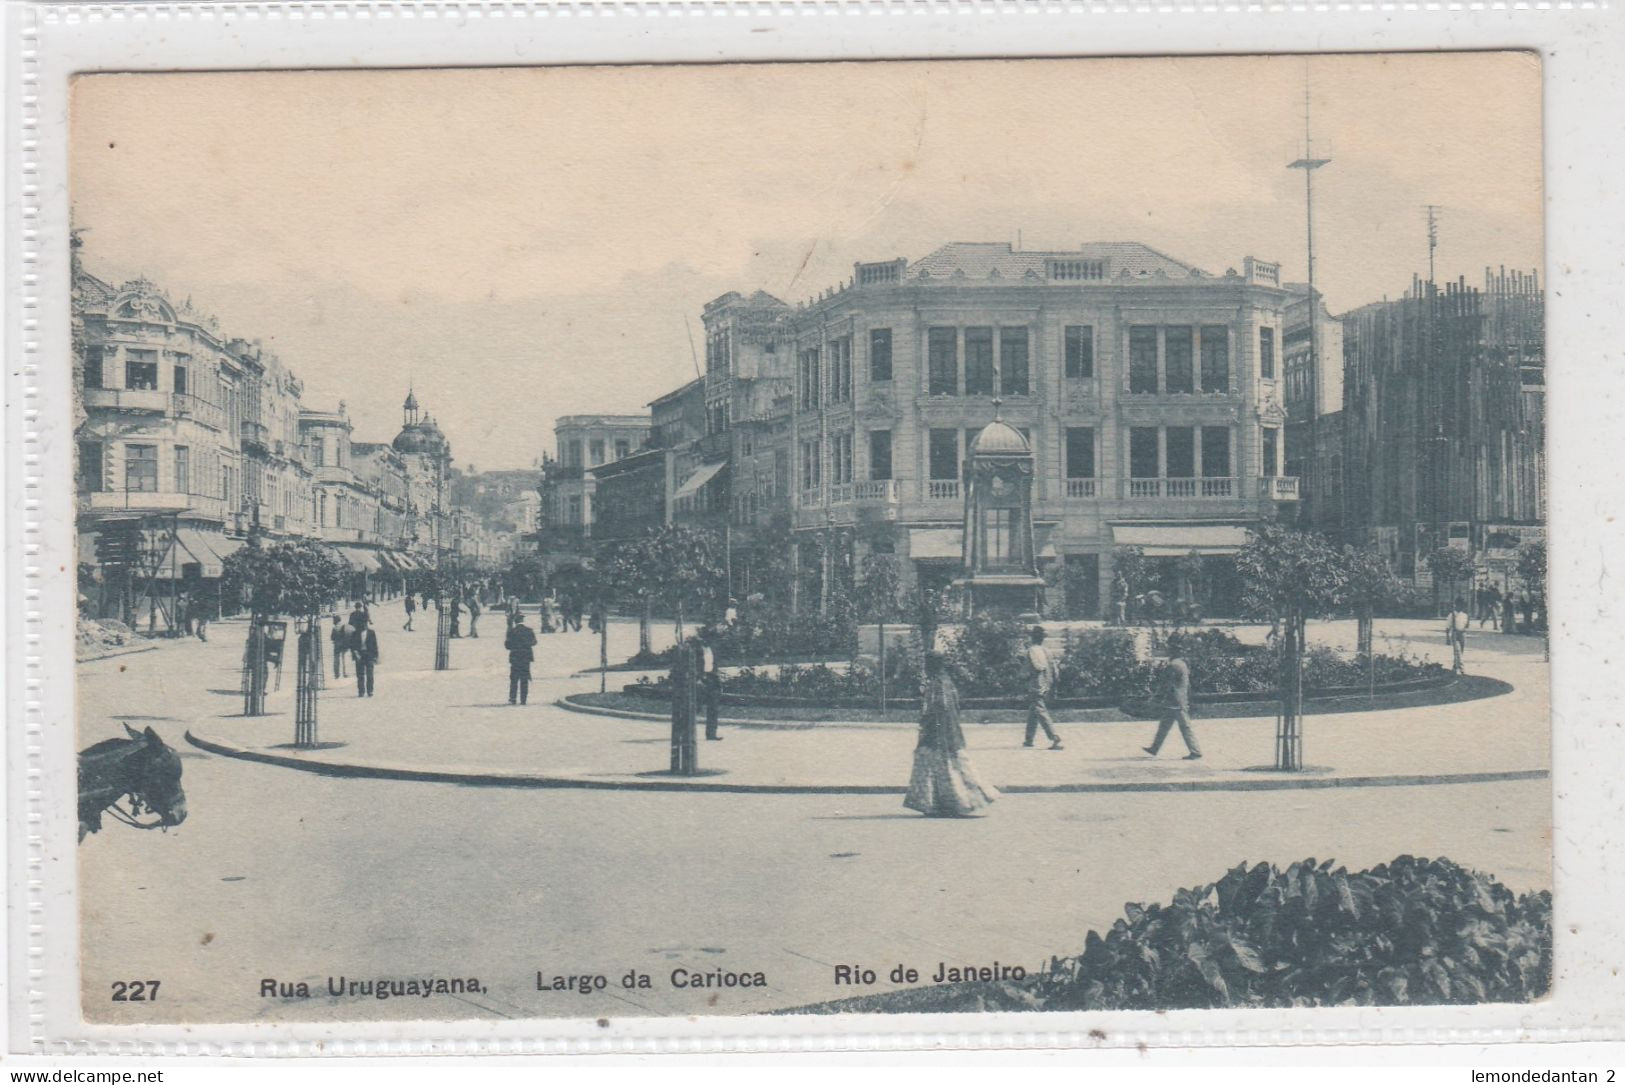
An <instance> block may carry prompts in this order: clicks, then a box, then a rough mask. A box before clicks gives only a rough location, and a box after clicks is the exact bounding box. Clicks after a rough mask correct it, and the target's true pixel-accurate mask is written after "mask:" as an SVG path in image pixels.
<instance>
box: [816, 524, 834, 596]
mask: <svg viewBox="0 0 1625 1085" xmlns="http://www.w3.org/2000/svg"><path fill="white" fill-rule="evenodd" d="M824 529H825V530H824V562H823V566H824V567H823V577H822V582H821V583H820V584H819V586H818V613H819V614H820V615H826V614H828V613H829V582H830V580H831V579H833V578H834V576H835V512H834V510H833V509H832V510H830V511H828V512H826V513H825V514H824Z"/></svg>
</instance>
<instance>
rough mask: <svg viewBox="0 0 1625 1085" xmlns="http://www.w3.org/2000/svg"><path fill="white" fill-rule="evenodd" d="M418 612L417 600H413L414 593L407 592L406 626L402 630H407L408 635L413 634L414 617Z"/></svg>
mask: <svg viewBox="0 0 1625 1085" xmlns="http://www.w3.org/2000/svg"><path fill="white" fill-rule="evenodd" d="M417 612H418V604H417V600H416V599H413V598H412V593H411V592H407V593H406V624H405V625H403V626H401V628H402V629H404V630H406V631H407V632H408V633H410V632H412V615H414V614H416V613H417Z"/></svg>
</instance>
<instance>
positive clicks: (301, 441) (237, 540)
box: [72, 245, 539, 627]
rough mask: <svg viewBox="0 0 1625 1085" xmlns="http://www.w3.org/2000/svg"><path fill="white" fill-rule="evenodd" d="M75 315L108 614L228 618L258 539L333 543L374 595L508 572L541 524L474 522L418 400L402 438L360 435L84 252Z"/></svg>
mask: <svg viewBox="0 0 1625 1085" xmlns="http://www.w3.org/2000/svg"><path fill="white" fill-rule="evenodd" d="M72 319H73V347H74V350H73V354H74V373H73V383H74V388H75V401H76V414H77V417H76V429H75V437H76V444H75V454H76V459H75V470H76V474H77V480H76V481H77V486H76V489H77V509H76V513H77V522H78V529H79V540H80V547H79V549H80V562H81V574H82V575H81V589H80V593H81V595H82V596H83V597H84V606H85V607H86V609H87V610H88V611H90V612H91V613H92V614H93V615H95V616H100V617H117V618H121V619H123V620H125V621H135V622H146V623H148V624H151V625H153V626H155V627H156V626H159V625H166V624H170V623H173V622H174V621H175V618H176V615H175V610H176V607H175V605H174V604H175V600H176V599H177V598H179V597H181V596H183V595H184V596H186V597H189V598H190V599H192V600H193V601H194V603H197V602H198V601H200V600H203V601H206V602H203V603H201V605H205V606H209V607H211V608H213V607H222V606H223V607H224V608H226V609H230V608H231V606H232V603H233V602H234V601H233V600H221V599H220V598H219V592H218V583H219V578H220V575H221V572H222V567H223V563H224V561H225V559H226V557H227V556H228V555H230V554H231V553H233V552H234V551H236V550H237V549H239V548H240V547H242V546H243V545H245V544H246V543H247V541H248V539H249V538H250V536H251V535H257V536H258V537H260V538H263V539H265V540H267V541H280V540H289V539H314V540H318V541H321V542H323V543H326V544H328V545H330V546H331V547H332V548H333V549H334V550H335V551H336V552H337V553H338V554H340V555H341V556H342V557H343V558H344V559H345V560H346V561H348V562H349V563H350V565H351V567H352V568H353V569H354V570H355V572H356V575H357V582H358V585H364V584H366V583H367V582H368V581H378V580H382V581H399V582H405V581H410V580H412V579H414V578H415V577H416V576H418V575H420V574H422V573H423V572H425V571H426V570H431V569H434V568H436V567H437V564H439V565H444V563H445V562H446V561H447V560H448V559H449V560H450V561H452V562H453V563H455V564H456V565H457V566H458V567H460V568H478V567H489V566H492V565H495V564H498V563H500V562H502V561H504V560H507V558H508V557H509V556H510V554H511V551H512V549H513V547H514V546H515V545H516V540H517V537H518V535H519V533H520V532H521V531H524V532H529V531H531V530H532V529H533V527H534V521H533V520H532V521H530V522H527V523H525V524H524V525H522V526H520V525H513V526H511V527H510V528H509V530H507V531H503V530H500V528H501V527H502V526H503V525H501V524H500V523H499V524H497V525H496V527H495V528H493V526H492V524H491V523H490V519H491V518H490V517H489V516H485V515H481V514H480V513H479V512H478V511H476V509H475V508H474V507H473V506H474V502H473V501H472V500H469V499H467V497H469V496H471V495H472V494H474V493H477V492H479V491H480V490H482V489H483V483H482V482H481V480H478V479H470V478H467V477H465V476H463V475H461V474H460V473H458V472H456V471H454V470H453V467H452V452H451V444H450V442H449V441H448V440H447V438H446V436H445V434H444V433H442V432H441V430H440V427H439V426H438V425H437V424H436V423H435V421H434V419H433V418H432V417H431V416H430V415H429V414H428V413H427V412H425V411H423V410H422V409H421V408H420V406H419V404H418V402H417V399H416V396H415V395H414V394H413V393H412V392H411V391H410V390H409V391H408V393H407V396H406V401H405V403H404V404H403V407H402V412H403V417H402V426H401V430H400V432H399V433H397V434H396V435H395V436H394V438H393V439H392V440H388V441H363V440H359V439H357V437H356V435H355V433H354V431H353V426H352V423H351V420H350V416H349V412H348V411H347V409H346V406H345V404H344V403H343V402H342V401H341V402H339V403H338V404H336V405H335V406H334V407H332V408H331V409H328V408H320V407H316V406H311V405H307V404H306V403H305V401H304V386H303V384H302V382H301V381H300V380H299V378H298V377H297V376H296V375H295V374H294V373H293V371H292V370H290V369H289V368H288V367H287V366H286V365H285V364H283V362H282V361H281V360H280V359H278V358H277V356H276V355H275V354H273V353H271V352H270V351H267V350H265V349H264V348H263V347H262V346H261V345H260V344H259V343H258V342H249V341H246V340H244V339H239V338H231V337H228V336H226V335H223V334H222V333H221V332H220V330H219V326H218V322H217V321H216V320H214V319H213V318H211V317H207V316H204V315H201V314H199V313H196V312H194V311H193V310H192V308H191V305H190V303H189V302H185V303H182V304H180V305H176V304H175V303H173V302H172V301H171V300H170V298H169V297H168V296H166V294H165V293H164V292H163V291H162V290H160V289H159V288H158V287H157V286H156V285H155V284H153V283H151V282H148V281H146V280H144V279H138V280H135V281H132V282H127V283H124V284H123V285H122V286H114V285H112V284H110V283H107V282H104V281H102V280H101V279H99V278H97V277H96V276H94V275H92V274H90V273H88V272H86V271H85V270H84V269H83V268H82V267H81V266H80V265H79V262H78V253H77V245H76V251H75V262H74V282H73V305H72ZM531 488H532V491H533V492H534V483H532V487H531ZM537 500H539V497H538V498H537ZM534 508H535V506H534V505H532V506H531V514H532V515H534Z"/></svg>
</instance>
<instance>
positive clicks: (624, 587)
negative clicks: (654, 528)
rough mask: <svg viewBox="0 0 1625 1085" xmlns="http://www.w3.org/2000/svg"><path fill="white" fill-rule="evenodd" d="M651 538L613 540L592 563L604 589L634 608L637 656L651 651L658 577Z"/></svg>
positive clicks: (657, 594)
mask: <svg viewBox="0 0 1625 1085" xmlns="http://www.w3.org/2000/svg"><path fill="white" fill-rule="evenodd" d="M653 538H654V536H653V534H652V533H651V534H649V535H643V536H640V537H638V538H634V539H616V540H615V541H614V542H610V543H606V544H604V545H603V546H601V547H599V549H598V552H597V555H596V557H595V559H594V562H593V564H594V565H596V566H597V568H598V570H599V575H600V577H601V578H602V581H603V584H604V589H605V591H606V592H607V593H608V594H609V595H612V596H614V597H615V598H617V599H622V600H626V601H628V602H630V603H631V604H632V605H633V606H635V607H636V608H637V613H638V655H640V656H646V655H648V654H650V651H651V649H650V647H649V621H650V615H651V613H652V611H653V609H654V601H655V598H656V597H657V596H659V594H660V577H659V573H658V570H656V569H655V567H654V548H653Z"/></svg>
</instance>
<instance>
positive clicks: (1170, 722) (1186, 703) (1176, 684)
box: [1145, 647, 1202, 761]
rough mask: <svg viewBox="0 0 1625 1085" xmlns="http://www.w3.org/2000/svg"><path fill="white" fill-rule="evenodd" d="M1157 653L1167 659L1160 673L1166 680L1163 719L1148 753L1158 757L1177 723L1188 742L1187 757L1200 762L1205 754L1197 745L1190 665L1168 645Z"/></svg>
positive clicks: (1147, 750)
mask: <svg viewBox="0 0 1625 1085" xmlns="http://www.w3.org/2000/svg"><path fill="white" fill-rule="evenodd" d="M1157 655H1158V656H1160V657H1162V658H1163V660H1164V663H1163V665H1162V673H1161V675H1160V676H1159V677H1160V678H1161V680H1162V698H1161V700H1162V719H1161V720H1160V721H1158V723H1157V737H1156V738H1154V739H1152V740H1151V745H1149V746H1147V747H1145V752H1146V753H1148V754H1150V755H1151V756H1152V757H1155V756H1157V751H1159V750H1161V749H1162V744H1163V742H1164V741H1165V740H1166V739H1167V738H1168V733H1169V732H1170V731H1172V730H1173V729H1174V726H1175V725H1176V724H1177V725H1178V726H1179V737H1180V738H1182V739H1184V741H1185V750H1186V753H1185V760H1187V761H1198V760H1200V759H1201V757H1202V748H1201V747H1200V746H1198V745H1197V744H1196V735H1195V734H1194V733H1193V732H1192V731H1191V668H1190V664H1188V663H1186V662H1185V661H1184V660H1183V659H1181V658H1179V654H1178V653H1177V652H1175V651H1173V650H1172V649H1170V648H1167V647H1161V648H1158V649H1157Z"/></svg>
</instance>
